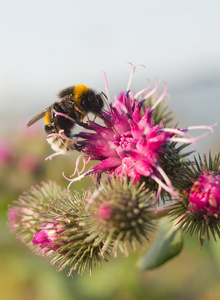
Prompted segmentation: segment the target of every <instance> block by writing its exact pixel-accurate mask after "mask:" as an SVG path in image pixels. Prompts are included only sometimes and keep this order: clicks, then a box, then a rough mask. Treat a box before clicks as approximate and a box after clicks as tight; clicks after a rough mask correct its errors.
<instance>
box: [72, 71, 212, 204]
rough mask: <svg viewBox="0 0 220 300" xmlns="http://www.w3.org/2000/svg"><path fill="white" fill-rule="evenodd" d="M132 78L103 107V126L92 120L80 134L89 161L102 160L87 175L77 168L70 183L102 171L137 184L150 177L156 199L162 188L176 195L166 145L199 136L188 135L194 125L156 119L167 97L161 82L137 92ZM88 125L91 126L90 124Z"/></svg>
mask: <svg viewBox="0 0 220 300" xmlns="http://www.w3.org/2000/svg"><path fill="white" fill-rule="evenodd" d="M134 70H135V67H133V69H132V73H131V78H132V76H133V73H134ZM131 78H130V80H129V85H128V89H127V92H124V93H121V94H120V95H119V97H114V102H112V103H110V104H109V111H104V110H103V121H104V123H105V124H104V126H103V125H100V124H97V123H96V122H94V121H90V126H89V129H90V130H93V132H88V130H87V131H84V132H80V133H79V135H78V140H77V145H78V147H79V149H81V150H82V151H83V153H84V154H85V155H86V156H87V157H89V159H90V160H99V161H101V162H100V163H98V164H97V165H95V166H93V167H91V168H90V170H89V171H87V172H86V173H84V174H82V172H79V171H78V169H77V167H76V170H75V172H74V173H76V172H77V173H78V177H77V178H74V179H68V178H66V179H68V180H69V181H70V184H69V186H70V185H71V184H72V183H73V182H75V181H77V180H80V179H81V178H83V177H84V176H86V175H89V174H93V175H96V176H98V177H99V176H101V174H102V173H103V172H105V173H107V174H108V175H113V176H117V177H119V176H121V175H123V176H125V175H126V176H128V177H129V178H131V179H132V180H133V182H134V183H137V182H138V181H140V180H146V179H147V178H151V179H153V180H154V181H155V182H156V183H157V184H158V195H157V198H158V197H159V195H160V193H161V190H162V189H164V190H165V191H166V192H168V193H169V194H170V195H171V196H172V197H174V196H176V192H175V191H174V188H173V185H172V182H171V180H170V178H169V177H168V175H167V174H166V173H165V171H164V169H163V166H162V165H161V158H162V160H163V165H166V164H167V162H166V159H165V156H166V155H165V151H164V146H166V147H167V148H169V145H170V143H171V142H181V143H183V144H190V143H195V141H196V140H197V139H198V138H192V137H190V136H189V135H188V134H187V132H188V130H189V129H191V128H184V129H178V128H176V127H175V128H166V127H165V123H166V120H164V119H163V120H160V122H159V123H158V124H157V123H156V122H155V117H156V116H157V115H156V114H157V111H156V108H157V107H158V105H159V104H161V102H162V101H163V100H164V98H165V97H167V96H168V94H167V88H166V86H165V88H164V91H163V92H162V94H161V95H160V96H158V93H157V91H158V88H159V81H158V80H157V81H156V86H155V87H154V88H153V89H150V86H149V87H148V88H145V89H143V90H141V91H140V92H138V93H137V94H136V95H135V94H134V93H132V92H130V82H131ZM106 85H107V83H106ZM107 94H109V93H108V91H107ZM141 97H142V98H141ZM138 99H141V100H140V101H139V100H138ZM152 100H153V101H152ZM145 101H149V102H148V105H149V103H151V101H152V103H153V104H152V105H150V107H147V106H146V105H145ZM82 126H83V124H82ZM85 128H86V129H88V125H86V126H85ZM198 128H199V129H201V128H205V129H209V130H211V131H212V126H202V127H197V128H196V127H193V128H192V129H198ZM202 137H203V136H202ZM80 138H81V139H80ZM199 138H201V136H200V137H199Z"/></svg>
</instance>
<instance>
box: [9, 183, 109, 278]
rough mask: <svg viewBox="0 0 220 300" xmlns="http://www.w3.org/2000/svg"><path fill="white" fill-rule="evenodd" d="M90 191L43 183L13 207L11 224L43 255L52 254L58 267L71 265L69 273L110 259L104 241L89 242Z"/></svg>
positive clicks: (28, 192)
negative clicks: (87, 203) (82, 191)
mask: <svg viewBox="0 0 220 300" xmlns="http://www.w3.org/2000/svg"><path fill="white" fill-rule="evenodd" d="M86 200H87V195H86V193H85V194H84V195H83V196H80V195H79V194H75V195H72V194H71V193H70V192H68V191H67V190H65V189H61V188H60V187H59V186H58V185H57V184H56V183H54V182H49V183H42V185H39V186H35V187H32V188H31V189H30V190H29V191H27V192H26V193H24V194H23V195H22V196H21V197H20V198H19V200H18V201H14V203H13V204H12V205H10V209H9V220H10V222H9V225H10V226H11V228H12V229H13V230H14V231H15V232H16V236H17V237H18V238H19V239H20V240H21V241H22V242H24V243H25V244H26V245H28V246H30V247H31V248H32V249H33V250H34V251H35V252H36V253H37V254H40V255H42V256H43V257H48V256H52V257H53V259H52V260H51V263H52V264H55V263H57V264H58V267H57V268H58V270H59V271H61V270H63V269H64V268H65V267H69V275H70V274H71V273H72V272H73V271H75V270H77V271H78V273H80V274H82V273H83V272H84V271H85V270H86V269H88V271H89V272H90V273H91V272H92V268H93V267H95V266H96V265H97V264H98V265H99V266H101V262H102V261H107V258H108V257H109V256H110V248H109V247H108V248H107V249H106V251H105V253H101V248H102V247H103V243H101V242H100V243H98V244H97V243H96V245H94V240H91V241H90V243H88V242H86V241H85V240H86V238H87V237H88V236H89V233H88V232H87V231H86V230H85V229H84V226H83V225H82V224H84V220H85V222H87V220H89V217H90V213H89V212H87V211H86V210H85V203H86Z"/></svg>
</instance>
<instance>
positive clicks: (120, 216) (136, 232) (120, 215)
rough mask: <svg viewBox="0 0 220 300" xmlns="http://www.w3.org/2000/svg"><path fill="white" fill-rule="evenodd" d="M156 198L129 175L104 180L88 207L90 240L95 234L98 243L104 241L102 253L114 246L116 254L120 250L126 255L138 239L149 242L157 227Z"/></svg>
mask: <svg viewBox="0 0 220 300" xmlns="http://www.w3.org/2000/svg"><path fill="white" fill-rule="evenodd" d="M154 201H155V197H154V194H153V193H152V192H150V191H149V190H147V189H145V188H144V184H142V185H135V184H134V182H133V181H132V180H131V181H129V180H128V178H127V177H126V176H125V177H123V178H112V179H111V180H110V181H109V180H107V181H104V182H102V185H101V186H100V188H99V190H98V191H97V193H96V195H95V197H94V198H93V199H92V203H91V205H90V207H89V211H90V212H91V218H90V220H89V222H87V226H88V232H90V237H88V238H87V241H90V239H91V238H93V239H94V237H95V238H96V239H97V240H96V243H97V242H98V243H100V242H101V241H102V242H103V243H104V246H103V248H102V253H104V252H105V249H106V248H107V247H108V246H110V245H112V247H113V253H114V256H116V255H117V253H118V250H120V251H121V252H122V253H124V254H125V255H126V256H127V255H128V254H129V249H130V248H133V250H135V247H136V242H139V243H142V242H143V240H148V241H149V237H150V235H151V233H152V232H153V231H154V230H155V229H156V226H155V222H156V221H155V214H154V210H153V203H154Z"/></svg>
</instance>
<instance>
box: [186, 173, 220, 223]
mask: <svg viewBox="0 0 220 300" xmlns="http://www.w3.org/2000/svg"><path fill="white" fill-rule="evenodd" d="M189 209H190V210H191V211H193V212H197V213H201V214H203V215H204V217H205V216H206V215H213V216H214V217H216V218H219V214H220V175H219V174H218V175H214V174H212V173H211V172H208V171H205V172H204V174H203V175H200V176H199V178H198V180H197V181H196V182H195V183H194V184H193V186H192V188H191V190H190V192H189Z"/></svg>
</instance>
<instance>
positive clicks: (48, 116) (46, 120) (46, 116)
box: [44, 111, 50, 125]
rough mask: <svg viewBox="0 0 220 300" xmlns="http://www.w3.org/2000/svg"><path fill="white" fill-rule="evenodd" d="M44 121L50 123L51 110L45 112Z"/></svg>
mask: <svg viewBox="0 0 220 300" xmlns="http://www.w3.org/2000/svg"><path fill="white" fill-rule="evenodd" d="M44 123H45V125H49V124H50V112H49V111H47V112H46V114H45V119H44Z"/></svg>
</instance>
